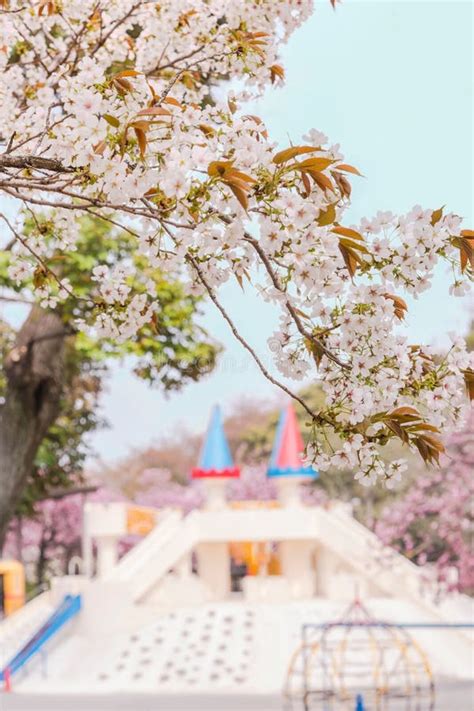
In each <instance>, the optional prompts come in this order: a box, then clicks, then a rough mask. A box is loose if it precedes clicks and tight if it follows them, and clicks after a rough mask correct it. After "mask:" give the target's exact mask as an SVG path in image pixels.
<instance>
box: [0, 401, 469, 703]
mask: <svg viewBox="0 0 474 711" xmlns="http://www.w3.org/2000/svg"><path fill="white" fill-rule="evenodd" d="M302 449H303V442H302V438H301V434H300V432H299V429H298V425H297V421H296V417H295V415H294V412H293V410H292V408H291V407H289V408H287V409H286V410H285V411H284V413H283V414H282V417H281V419H280V424H279V427H278V431H277V435H276V439H275V445H274V448H273V452H272V456H271V461H270V466H269V470H268V475H269V476H270V477H273V478H274V480H275V481H276V483H277V486H278V500H276V501H271V502H232V503H231V504H229V503H228V502H227V500H226V482H228V481H229V479H234V478H236V477H238V476H239V471H238V469H237V468H236V467H235V466H234V464H233V461H232V457H231V454H230V451H229V448H228V445H227V442H226V439H225V435H224V431H223V427H222V421H221V417H220V413H219V411H218V410H215V411H214V413H213V415H212V418H211V423H210V426H209V429H208V432H207V435H206V439H205V443H204V446H203V449H202V452H201V455H200V459H199V462H198V466H197V467H196V468H195V469H194V470H193V472H192V477H193V479H195V480H197V481H199V482H201V483H202V485H203V486H204V487H205V491H206V503H205V505H204V506H203V508H202V509H200V510H195V511H193V512H191V513H190V514H188V515H186V516H185V515H183V513H182V512H181V511H179V510H171V509H168V510H160V511H157V510H153V509H149V508H148V509H147V508H142V507H136V506H129V505H127V504H124V503H110V504H99V503H86V504H85V507H84V528H83V561H82V562H83V569H82V574H81V575H76V576H64V577H61V578H56V579H53V581H52V586H51V590H49V591H47V592H45V593H43V594H42V595H40V596H39V597H38V598H35V599H34V600H33V601H32V602H31V603H28V604H27V605H26V606H25V607H23V608H22V609H21V610H19V611H18V612H16V613H15V614H13V615H11V616H10V617H8V618H7V619H6V620H5V621H4V622H3V623H2V624H0V650H1V653H2V658H1V660H0V669H1V670H3V671H2V675H3V679H4V680H5V678H6V676H5V673H6V674H7V676H8V677H9V678H10V677H11V676H12V675H13V684H14V686H15V688H17V689H20V690H23V689H24V690H25V691H26V690H29V691H31V690H34V691H35V692H40V691H45V690H46V689H47V690H48V691H49V692H52V691H54V690H58V691H61V690H62V691H64V690H68V691H74V690H76V691H78V692H79V691H80V690H83V689H86V688H87V689H88V690H97V691H103V692H117V691H133V690H137V691H153V692H155V693H159V692H160V691H163V692H175V693H181V692H188V693H196V692H204V693H206V692H207V693H208V692H214V691H225V692H226V693H244V692H249V693H255V692H258V693H260V692H262V693H277V692H279V691H281V689H282V688H283V686H284V684H285V678H286V676H287V671H288V669H290V670H291V673H290V675H289V677H288V679H289V681H288V682H287V685H286V689H287V692H288V695H289V697H292V698H293V699H296V700H298V701H301V699H303V698H308V699H309V698H310V696H311V694H310V696H308V694H307V692H308V693H309V691H310V690H317V691H318V693H319V697H320V698H328V699H330V698H332V699H334V700H337V699H338V698H340V699H342V698H343V697H344V694H350V693H352V692H353V689H352V687H355V686H356V685H358V686H359V687H361V688H365V689H367V693H369V692H370V690H372V691H373V693H376V694H377V693H378V695H379V697H380V696H381V692H382V690H383V689H386V688H389V687H390V684H388V681H390V680H388V681H387V678H388V677H387V670H389V669H392V670H393V669H395V670H396V674H395V672H394V674H393V675H392V677H391V678H392V679H395V676H396V675H398V677H399V682H397V686H396V688H397V689H398V692H399V693H401V691H403V693H405V694H409V693H412V694H413V693H414V692H415V691H416V693H418V691H417V689H421V688H425V686H427V688H431V687H429V684H425V682H423V684H422V683H421V679H426V678H427V677H426V674H428V672H427V669H428V667H429V666H431V667H432V668H433V672H434V673H435V674H443V675H444V676H457V677H461V678H469V677H470V675H471V674H472V669H471V660H472V655H471V650H472V646H471V645H472V639H471V637H470V633H469V631H468V630H466V629H464V628H461V626H463V625H464V623H465V622H469V621H470V620H471V618H472V606H471V603H470V601H469V599H468V598H466V597H464V596H462V595H451V596H449V597H448V598H446V599H445V600H444V601H443V602H442V603H439V604H435V603H434V602H433V601H432V598H431V597H430V595H429V592H430V591H429V586H427V583H426V580H425V577H424V576H423V575H422V574H421V571H420V569H419V568H418V567H417V566H415V565H414V564H412V563H411V562H410V561H408V560H407V559H406V558H404V557H402V556H399V555H397V554H395V553H394V554H393V555H392V556H391V557H390V559H389V562H388V564H387V563H381V561H380V558H381V557H380V553H381V547H380V543H379V541H378V539H377V538H376V537H375V535H374V534H373V533H372V532H370V531H369V530H368V529H366V528H365V527H364V526H362V525H361V524H359V523H358V522H357V521H356V520H355V519H354V518H353V517H352V514H351V511H350V508H349V507H348V506H347V505H344V504H342V503H341V502H331V503H330V504H329V505H327V506H325V507H322V506H305V505H303V504H302V502H301V500H300V486H301V484H302V483H304V482H308V481H311V480H312V479H313V478H315V477H317V473H316V472H314V471H313V470H312V469H310V468H309V467H307V466H306V465H305V463H304V461H303V460H302ZM128 533H135V534H140V535H142V540H141V541H140V542H138V543H137V544H136V545H135V546H134V547H133V548H132V549H131V550H130V551H129V552H128V553H126V554H125V555H124V556H123V557H122V558H120V559H119V555H118V551H119V542H120V539H121V538H122V537H123V536H125V535H127V534H128ZM236 564H238V565H237V566H236ZM236 567H237V568H239V575H238V577H237V579H235V570H236ZM356 590H357V595H358V598H359V599H361V600H364V602H366V603H367V609H368V610H369V611H370V615H369V612H365V613H364V614H362V612H361V611H362V610H363V609H364V608H363V607H362V606H361V605H360V604H359V606H356V608H351V609H352V613H351V614H353V613H354V614H355V612H357V615H358V617H357V616H356V619H352V621H351V619H347V617H348V616H347V614H346V615H345V614H344V610H345V609H346V608H347V606H348V604H349V603H350V602H352V601H353V599H354V594H355V591H356ZM364 615H365V617H364ZM364 620H365V622H364ZM381 620H382V621H383V623H382V622H380V621H381ZM361 621H362V622H364V623H363V624H361ZM369 621H370V624H369ZM453 622H454V623H457V624H458V625H459V626H460V627H459V629H450V630H449V631H447V630H446V629H445V627H444V626H446V624H450V623H453ZM355 623H357V624H355ZM400 623H411V624H413V625H415V626H416V624H417V623H420V624H421V626H424V627H425V628H428V627H430V626H431V628H432V630H433V632H432V633H431V632H430V637H427V636H426V635H425V636H423V635H424V634H425V632H426V629H425V630H424V631H422V630H420V631H418V630H416V629H414V630H413V634H410V636H409V635H408V633H407V632H406V631H404V627H400ZM437 626H438V627H437ZM302 629H304V630H306V632H305V634H306V635H307V636H306V638H305V640H303V641H304V645H303V651H304V654H303V653H302V652H300V653H296V654H294V650H296V649H298V647H299V646H300V645H301V630H302ZM310 630H311V632H310ZM359 633H361V635H362V638H363V640H362V641H360V640H359V636H360V635H359ZM358 640H359V641H358ZM364 640H365V641H364ZM420 640H421V648H423V649H424V650H425V653H426V654H427V656H428V658H429V659H428V662H426V663H425V661H423V660H424V657H423V652H422V651H421V648H419V642H420ZM351 650H352V651H351ZM397 655H398V656H397ZM46 657H47V664H45V661H44V660H45V659H46ZM359 658H360V659H359ZM356 659H357V660H358V661H360V665H359V666H357V664H356V663H355V661H356ZM396 659H398V662H397V663H395V660H396ZM328 664H329V667H330V668H331V669H332V672H331V674H329V673H328V674H326V675H325V673H323V672H324V670H325V669H326V671H327V668H328V667H327V665H328ZM325 665H326V666H325ZM390 665H391V666H390ZM394 665H395V666H394ZM45 668H47V674H46V673H45V671H44V670H45ZM356 668H357V669H359V672H360V673H358V674H356V673H355V670H356ZM302 670H303V671H304V673H303V674H302ZM374 670H376V671H374ZM415 671H416V672H417V674H418V677H419V680H420V683H419V684H418V686H416V685H414V684H411V686H405V687H403V689H402V682H403V679H404V676H403V675H404V674H411V678H414V676H413V675H414V674H415ZM374 674H375V676H374ZM428 676H429V674H428ZM387 684H388V686H387ZM390 688H391V687H390ZM351 689H352V691H351ZM377 690H378V691H377ZM323 692H324V693H323ZM420 693H421V692H420ZM305 694H306V696H305ZM324 694H325V695H326V696H324ZM385 695H387V694H385ZM364 697H365V694H364ZM312 698H313V700H317V696H316V695H314V694H313V695H312ZM353 698H355V695H353ZM367 698H369V697H368V696H367Z"/></svg>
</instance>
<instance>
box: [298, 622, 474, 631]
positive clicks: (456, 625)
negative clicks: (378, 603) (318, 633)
mask: <svg viewBox="0 0 474 711" xmlns="http://www.w3.org/2000/svg"><path fill="white" fill-rule="evenodd" d="M330 627H399V628H403V629H406V628H411V629H415V628H416V629H474V623H473V622H321V623H319V624H312V623H306V624H304V625H303V629H313V630H314V629H318V630H321V629H329V628H330Z"/></svg>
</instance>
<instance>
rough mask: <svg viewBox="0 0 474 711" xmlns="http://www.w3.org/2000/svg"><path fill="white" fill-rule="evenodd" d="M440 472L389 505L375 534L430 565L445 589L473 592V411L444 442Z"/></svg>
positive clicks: (417, 481)
mask: <svg viewBox="0 0 474 711" xmlns="http://www.w3.org/2000/svg"><path fill="white" fill-rule="evenodd" d="M446 450H447V454H446V456H445V457H444V459H443V462H442V466H441V468H440V469H436V470H434V471H427V470H425V471H424V472H420V475H419V476H417V477H415V478H414V481H413V485H412V486H411V488H410V489H408V491H407V493H406V494H405V495H404V497H403V498H402V499H400V500H399V501H396V502H394V503H391V504H389V505H388V506H387V507H386V508H385V509H384V510H383V512H382V515H381V517H380V519H379V520H378V521H377V522H376V525H375V530H376V533H377V534H378V535H379V537H380V538H381V539H382V541H383V542H384V543H385V544H388V545H391V546H393V547H394V548H396V549H397V550H399V551H400V552H402V553H404V554H405V555H406V556H408V557H409V558H411V559H412V560H413V561H414V562H416V563H418V564H419V565H429V564H431V565H433V566H434V567H435V570H436V576H437V580H438V584H439V586H440V588H441V589H444V590H458V591H460V592H465V593H470V594H472V593H474V510H473V502H474V476H473V473H474V411H473V412H472V413H471V416H470V418H469V420H468V422H467V424H466V426H465V427H464V429H463V430H461V431H460V432H458V433H456V434H454V435H452V436H451V437H450V439H449V440H448V442H447V447H446Z"/></svg>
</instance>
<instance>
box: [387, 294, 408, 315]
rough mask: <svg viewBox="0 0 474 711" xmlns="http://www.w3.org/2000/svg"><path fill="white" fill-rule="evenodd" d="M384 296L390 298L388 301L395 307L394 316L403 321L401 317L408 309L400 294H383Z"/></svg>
mask: <svg viewBox="0 0 474 711" xmlns="http://www.w3.org/2000/svg"><path fill="white" fill-rule="evenodd" d="M384 297H385V298H386V299H390V301H393V305H394V307H395V316H396V317H397V318H398V319H399V320H400V321H403V319H404V318H405V314H406V312H407V311H408V306H407V303H406V301H405V300H404V299H402V298H401V296H396V295H395V294H384Z"/></svg>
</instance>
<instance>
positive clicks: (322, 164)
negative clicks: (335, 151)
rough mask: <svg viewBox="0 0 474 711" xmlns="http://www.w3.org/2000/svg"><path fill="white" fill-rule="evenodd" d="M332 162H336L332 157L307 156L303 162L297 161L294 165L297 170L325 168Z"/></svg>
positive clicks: (319, 169)
mask: <svg viewBox="0 0 474 711" xmlns="http://www.w3.org/2000/svg"><path fill="white" fill-rule="evenodd" d="M331 163H334V161H333V160H331V158H319V157H317V158H307V159H306V160H304V161H302V162H301V163H296V165H295V166H294V168H295V170H317V171H321V170H325V169H326V168H328V167H329V166H330V165H331Z"/></svg>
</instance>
